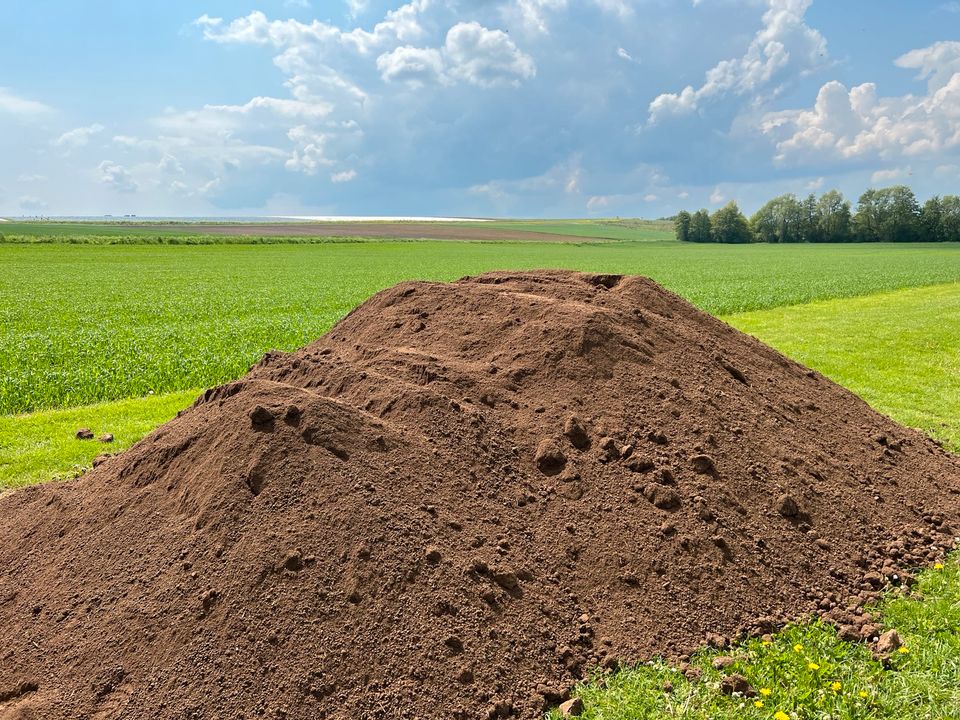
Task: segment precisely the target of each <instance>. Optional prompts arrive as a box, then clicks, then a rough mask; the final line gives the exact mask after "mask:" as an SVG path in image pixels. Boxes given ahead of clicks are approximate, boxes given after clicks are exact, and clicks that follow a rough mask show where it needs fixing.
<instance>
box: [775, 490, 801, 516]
mask: <svg viewBox="0 0 960 720" xmlns="http://www.w3.org/2000/svg"><path fill="white" fill-rule="evenodd" d="M777 512H778V513H780V514H781V515H783V516H784V517H785V518H795V517H799V515H800V505H799V504H797V501H796V500H794V499H793V497H792V496H791V495H781V496H780V497H779V498H777Z"/></svg>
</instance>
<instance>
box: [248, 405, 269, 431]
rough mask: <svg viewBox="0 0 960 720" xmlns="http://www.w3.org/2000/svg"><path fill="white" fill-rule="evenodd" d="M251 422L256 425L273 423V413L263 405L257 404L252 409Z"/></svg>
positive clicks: (264, 425) (261, 425) (265, 425)
mask: <svg viewBox="0 0 960 720" xmlns="http://www.w3.org/2000/svg"><path fill="white" fill-rule="evenodd" d="M250 422H251V423H252V424H253V426H254V427H267V426H268V425H271V424H273V413H272V412H271V411H270V410H268V409H267V408H265V407H264V406H263V405H256V406H255V407H254V408H253V409H251V410H250Z"/></svg>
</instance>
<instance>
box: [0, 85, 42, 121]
mask: <svg viewBox="0 0 960 720" xmlns="http://www.w3.org/2000/svg"><path fill="white" fill-rule="evenodd" d="M52 111H53V108H51V107H50V106H49V105H44V104H43V103H42V102H37V101H36V100H29V99H27V98H23V97H20V96H19V95H14V94H13V92H11V91H10V90H8V89H7V88H4V87H0V113H5V114H8V115H19V116H22V117H30V116H33V115H45V114H47V113H49V112H52Z"/></svg>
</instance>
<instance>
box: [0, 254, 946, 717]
mask: <svg viewBox="0 0 960 720" xmlns="http://www.w3.org/2000/svg"><path fill="white" fill-rule="evenodd" d="M958 521H960V464H958V461H957V459H956V458H955V457H953V456H951V455H949V454H948V453H945V452H944V451H943V450H941V449H940V448H939V447H938V446H937V445H935V444H934V443H933V442H931V441H929V440H927V439H926V438H924V437H922V436H921V435H919V434H917V433H915V432H913V431H911V430H908V429H906V428H903V427H901V426H899V425H897V424H895V423H893V422H892V421H890V420H889V419H887V418H885V417H883V416H881V415H879V414H877V413H875V412H873V411H872V410H871V409H870V408H869V407H867V406H866V405H865V404H864V403H863V402H862V401H861V400H859V399H858V398H856V397H855V396H853V395H852V394H850V393H849V392H847V391H845V390H843V389H842V388H840V387H838V386H837V385H835V384H833V383H831V382H830V381H828V380H826V379H825V378H823V377H822V376H820V375H818V374H817V373H814V372H812V371H810V370H808V369H806V368H804V367H802V366H800V365H798V364H797V363H794V362H792V361H790V360H788V359H787V358H785V357H783V356H782V355H780V354H778V353H777V352H775V351H773V350H771V349H770V348H768V347H766V346H764V345H762V344H761V343H759V342H757V341H756V340H754V339H752V338H750V337H748V336H745V335H743V334H741V333H739V332H737V331H735V330H733V329H732V328H730V327H728V326H727V325H725V324H723V323H722V322H720V321H718V320H716V319H714V318H712V317H710V316H708V315H706V314H704V313H702V312H700V311H699V310H697V309H696V308H694V307H693V306H691V305H690V304H688V303H687V302H685V301H684V300H682V299H681V298H679V297H678V296H676V295H674V294H672V293H670V292H668V291H666V290H664V289H663V288H661V287H660V286H658V285H657V284H656V283H654V282H652V281H650V280H648V279H645V278H640V277H620V276H614V275H590V274H580V273H572V272H562V271H537V272H530V273H489V274H485V275H481V276H479V277H474V278H464V279H462V280H460V281H458V282H455V283H449V284H443V283H426V282H410V283H403V284H401V285H398V286H396V287H393V288H390V289H389V290H386V291H384V292H381V293H379V294H378V295H376V296H374V297H373V298H371V299H370V300H368V301H367V302H366V303H364V304H363V305H361V306H360V307H359V308H357V309H356V310H354V311H353V312H352V313H350V315H348V316H347V317H346V318H345V319H344V320H342V321H341V322H340V323H339V324H338V325H337V326H336V327H335V328H333V329H332V330H331V331H330V333H328V334H327V335H326V336H324V337H323V338H321V339H319V340H317V341H316V342H314V343H312V344H311V345H308V346H307V347H305V348H303V349H301V350H298V351H296V352H293V353H280V352H272V353H268V354H267V355H266V356H265V357H264V358H263V360H262V361H261V362H260V363H258V364H257V365H256V366H254V367H253V368H251V370H250V372H249V373H248V374H247V375H246V376H245V377H244V378H242V379H241V380H239V381H237V382H234V383H230V384H227V385H224V386H221V387H219V388H214V389H212V390H209V391H208V392H206V393H205V394H204V395H203V396H202V397H200V398H198V400H197V402H196V403H195V404H194V405H193V406H192V407H191V408H189V409H188V410H186V411H184V412H183V413H181V415H180V416H179V417H177V418H176V419H174V420H173V421H171V422H169V423H167V424H166V425H164V426H163V427H161V428H159V429H158V430H157V431H155V432H154V433H153V434H151V435H150V436H149V437H147V438H146V439H144V440H143V441H142V442H140V443H138V444H137V445H136V446H134V447H133V448H131V449H130V450H128V451H127V452H125V453H122V454H120V455H117V456H115V457H113V458H111V459H109V460H107V461H105V462H103V463H101V464H100V465H98V467H96V468H95V469H94V470H92V471H91V472H89V473H87V474H86V475H85V476H83V477H82V478H80V479H78V480H76V481H73V482H68V483H57V484H50V485H45V486H39V487H33V488H28V489H25V490H22V491H18V492H16V493H11V494H9V495H6V496H4V497H3V498H2V499H0V567H2V568H4V570H3V574H2V575H0V718H3V717H23V718H26V717H46V718H58V717H63V718H67V717H78V716H87V717H94V718H112V717H125V718H141V717H142V718H147V717H150V718H155V717H171V718H172V717H177V718H186V717H197V718H199V717H215V716H216V717H226V716H231V717H251V718H253V717H278V718H279V717H287V718H297V717H303V718H307V717H311V718H313V717H327V718H352V719H356V718H383V717H390V718H496V717H519V718H535V717H538V716H539V714H540V713H541V712H542V711H543V710H544V708H545V707H548V706H549V705H551V704H555V703H558V702H560V701H562V700H564V699H565V697H566V693H567V692H568V690H569V687H570V685H571V684H572V683H573V682H574V681H575V680H576V679H578V678H580V677H583V675H584V674H585V673H587V672H589V671H590V670H591V669H592V668H594V667H597V666H604V667H615V666H616V665H617V664H619V663H624V662H637V661H642V660H645V659H647V658H649V657H651V656H653V655H661V654H662V655H666V656H668V657H674V658H675V657H677V656H679V655H681V654H683V653H686V652H689V651H691V650H692V649H694V648H695V647H697V646H699V645H701V644H702V643H703V642H704V641H705V640H706V639H708V635H709V640H710V641H711V642H713V643H714V644H723V643H725V642H727V639H728V638H731V637H734V636H736V635H738V634H740V633H748V632H766V631H769V630H770V629H772V628H773V627H774V626H775V625H776V624H777V623H780V622H783V621H785V620H787V619H789V618H793V617H796V616H798V615H802V614H805V613H809V612H819V613H823V614H825V615H826V616H828V618H829V619H830V620H831V621H833V622H835V623H837V624H838V625H840V626H841V627H843V628H844V629H845V632H848V633H849V634H852V635H854V636H856V635H857V634H858V633H860V632H861V631H864V632H866V630H865V629H866V628H869V618H868V617H866V616H865V615H864V614H863V610H862V608H863V604H864V602H866V601H868V600H869V599H870V598H871V597H873V596H874V595H875V593H876V592H877V590H878V589H879V588H880V587H881V586H882V585H883V584H884V583H885V582H886V581H887V580H888V579H889V578H892V577H893V576H894V575H896V576H897V578H898V579H901V578H908V576H906V575H904V574H903V570H902V568H904V567H911V566H917V565H922V564H925V563H927V562H929V561H932V560H933V559H935V558H937V557H940V556H941V555H942V553H943V550H944V548H945V547H948V546H952V543H953V535H954V533H955V532H956V530H955V528H958V527H960V525H958Z"/></svg>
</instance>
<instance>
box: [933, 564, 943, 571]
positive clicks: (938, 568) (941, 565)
mask: <svg viewBox="0 0 960 720" xmlns="http://www.w3.org/2000/svg"><path fill="white" fill-rule="evenodd" d="M933 569H934V570H943V563H934V564H933Z"/></svg>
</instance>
